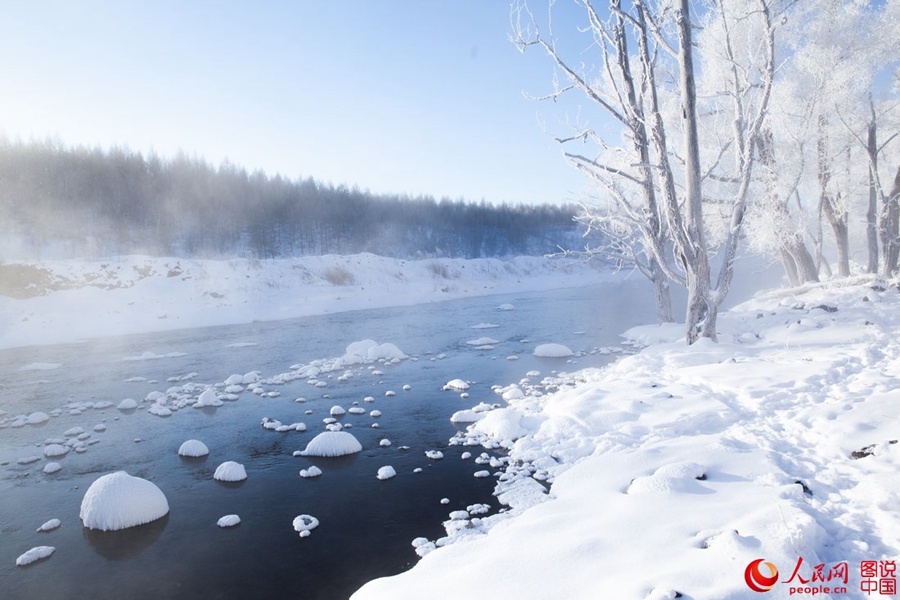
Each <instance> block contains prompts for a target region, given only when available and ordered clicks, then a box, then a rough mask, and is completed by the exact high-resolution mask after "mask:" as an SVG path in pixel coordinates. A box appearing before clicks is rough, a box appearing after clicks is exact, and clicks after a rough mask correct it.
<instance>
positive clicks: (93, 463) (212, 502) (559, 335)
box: [0, 281, 654, 600]
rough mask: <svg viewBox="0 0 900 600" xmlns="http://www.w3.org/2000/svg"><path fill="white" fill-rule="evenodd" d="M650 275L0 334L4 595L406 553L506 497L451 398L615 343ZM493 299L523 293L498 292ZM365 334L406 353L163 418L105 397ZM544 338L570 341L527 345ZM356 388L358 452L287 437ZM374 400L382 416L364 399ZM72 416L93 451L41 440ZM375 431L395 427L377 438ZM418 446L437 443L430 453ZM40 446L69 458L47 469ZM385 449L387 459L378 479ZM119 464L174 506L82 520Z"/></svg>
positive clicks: (286, 590) (318, 591) (45, 598)
mask: <svg viewBox="0 0 900 600" xmlns="http://www.w3.org/2000/svg"><path fill="white" fill-rule="evenodd" d="M644 285H645V284H643V282H636V281H635V282H628V281H626V282H621V283H618V284H615V287H613V284H605V285H594V286H587V287H581V288H573V289H564V290H553V291H546V292H536V293H527V294H515V295H495V296H488V297H482V298H470V299H465V300H454V301H448V302H442V303H436V304H422V305H418V306H412V307H403V308H393V309H379V310H366V311H357V312H347V313H339V314H331V315H326V316H320V317H310V318H302V319H293V320H287V321H279V322H266V323H252V324H247V325H235V326H225V327H214V328H203V329H190V330H181V331H175V332H166V333H158V334H143V335H131V336H124V337H117V338H98V339H96V340H92V341H89V342H84V343H79V344H67V345H60V346H34V347H26V348H17V349H10V350H3V351H0V410H2V411H5V413H6V414H5V415H0V419H5V421H0V597H2V598H4V600H14V599H20V598H21V599H25V598H27V599H36V598H40V599H42V600H50V599H54V600H55V599H63V598H129V599H130V600H140V599H144V598H146V599H150V598H154V599H156V598H170V599H179V598H185V599H187V598H191V599H197V598H228V599H232V598H233V599H238V598H249V597H252V598H288V597H289V598H295V599H328V600H340V599H343V598H347V597H349V596H350V594H352V593H353V591H355V590H356V589H357V588H359V587H360V586H361V585H362V584H363V583H365V582H366V581H368V580H370V579H373V578H376V577H382V576H387V575H391V574H395V573H398V572H401V571H403V570H405V569H408V568H410V567H411V566H412V565H414V564H415V562H416V560H417V559H418V558H417V556H416V554H415V551H414V549H413V547H412V546H411V541H412V540H413V539H414V538H417V537H427V538H429V539H431V540H434V539H437V538H439V537H441V536H442V535H444V529H443V526H442V521H444V520H446V519H447V518H448V513H449V512H451V511H454V510H465V508H466V507H467V506H469V505H472V504H475V503H484V504H488V505H490V506H491V512H496V511H497V510H499V509H501V507H500V506H499V505H498V503H497V501H496V499H495V498H494V497H493V496H492V490H493V486H494V480H493V478H492V477H487V478H476V477H473V473H474V472H475V471H478V470H481V469H484V468H485V467H484V466H482V465H477V464H474V461H473V460H471V459H470V460H463V459H462V458H461V454H462V453H463V452H464V451H466V448H463V447H459V446H450V445H448V440H449V439H450V438H451V437H452V436H453V435H454V433H455V432H456V431H457V427H456V426H454V425H453V424H452V423H451V422H450V420H449V418H450V416H451V415H452V414H453V413H454V412H455V411H458V410H462V409H465V408H470V407H471V406H473V405H475V404H478V403H479V402H487V403H498V402H502V400H501V399H500V397H499V396H498V395H496V394H495V393H494V392H493V391H492V390H491V386H492V385H507V384H509V383H514V382H518V381H519V380H520V379H522V378H523V377H525V375H526V373H528V372H529V371H539V372H540V373H541V375H542V376H545V375H550V374H551V373H552V372H556V371H573V370H576V369H578V368H582V367H588V366H598V365H602V364H605V363H606V362H608V361H609V360H612V359H614V358H615V356H616V352H612V353H608V349H606V350H598V349H601V348H607V347H610V346H616V345H618V344H619V343H620V338H619V334H620V333H622V331H624V330H625V329H627V328H629V327H631V326H634V325H638V324H645V323H651V322H653V320H654V309H653V305H652V297H651V296H650V294H649V293H648V290H647V289H646V288H645V287H644ZM625 299H627V301H625ZM501 304H511V305H513V306H514V310H498V309H497V307H498V306H499V305H501ZM486 325H492V326H494V327H490V328H488V327H486ZM478 326H481V327H480V328H479V327H478ZM484 336H487V337H490V338H493V339H494V340H496V341H497V343H496V344H492V346H493V348H487V349H485V348H477V347H476V346H475V345H472V344H469V343H467V342H470V341H473V340H476V339H478V338H481V337H484ZM366 338H370V339H374V340H376V341H378V342H379V343H384V342H390V343H392V344H395V345H397V346H398V347H399V348H400V349H401V350H402V351H403V352H404V353H406V354H407V355H408V356H409V357H410V358H409V359H408V360H405V361H402V362H400V363H398V364H377V363H376V364H375V365H371V368H367V367H365V366H363V367H357V368H356V369H355V371H354V374H353V376H352V377H349V378H346V379H345V380H339V379H338V375H340V372H335V373H333V374H331V377H330V378H329V377H327V376H326V375H322V376H321V377H319V379H320V380H321V381H323V382H325V385H324V387H315V386H313V385H310V384H309V383H308V381H307V379H298V380H294V381H290V382H287V383H284V384H281V385H275V384H271V385H264V386H263V387H264V388H265V390H266V391H274V392H277V393H278V395H277V396H276V397H262V396H260V395H258V394H254V393H252V392H250V391H244V392H242V393H240V394H239V398H238V399H237V400H233V401H226V402H225V403H224V404H223V405H222V406H220V407H218V408H202V409H194V408H191V407H190V406H188V407H186V408H182V409H181V410H178V411H177V412H175V413H173V414H172V415H171V416H168V417H158V416H154V415H151V414H149V413H148V412H147V410H146V408H147V407H148V406H149V404H148V403H147V402H146V401H145V402H143V403H142V404H141V407H140V409H138V410H136V411H120V410H117V408H116V406H117V405H118V404H119V402H120V401H121V400H123V399H125V398H133V399H135V400H137V401H141V400H143V399H144V398H146V396H147V395H148V394H150V393H152V392H154V391H159V392H165V391H166V390H167V389H168V388H170V387H172V386H184V385H186V384H191V383H193V384H196V385H197V386H198V387H203V386H204V385H208V384H215V383H220V382H223V381H224V380H225V379H226V378H228V377H229V376H230V375H232V374H244V373H247V372H250V371H258V372H259V373H260V377H261V378H262V379H263V381H265V380H266V379H267V378H271V377H274V376H276V375H278V374H281V373H286V372H290V369H291V366H292V365H296V364H308V363H310V362H312V361H314V360H317V359H322V358H336V357H339V356H341V355H342V354H343V353H344V350H345V348H346V346H347V345H348V344H350V343H351V342H354V341H358V340H362V339H366ZM545 342H556V343H561V344H565V345H566V346H568V347H570V348H571V349H573V350H575V351H576V352H578V353H579V354H580V355H579V356H578V357H576V358H574V359H549V358H538V357H535V356H533V355H532V351H533V349H534V348H535V346H536V345H538V344H541V343H545ZM582 353H583V354H582ZM455 378H462V379H465V380H468V381H470V382H472V385H471V388H470V389H469V391H468V393H469V397H468V398H463V397H461V396H460V394H459V393H458V392H451V391H443V390H442V386H443V385H444V384H445V383H446V382H447V381H449V380H451V379H455ZM404 386H409V389H408V390H404ZM389 391H390V392H394V393H395V395H386V392H389ZM366 397H370V398H372V399H373V400H374V401H370V402H365V401H364V399H365V398H366ZM298 399H303V400H304V401H300V402H298V401H297V400H298ZM97 403H100V408H96V407H95V406H96V405H97ZM104 403H112V405H111V406H106V407H105V408H104ZM354 403H358V405H359V406H360V407H362V408H365V413H364V414H346V415H344V416H343V417H341V418H340V422H341V423H342V424H343V425H344V426H345V427H346V426H347V425H350V426H351V428H349V429H347V431H350V432H351V433H353V434H354V435H355V436H356V437H357V438H358V439H359V441H360V442H361V444H362V446H363V451H362V452H361V453H359V454H355V455H352V456H349V457H343V458H307V457H295V456H293V452H294V451H296V450H302V449H303V448H304V447H305V446H306V443H307V442H308V441H309V440H310V439H312V437H313V436H314V435H316V433H318V432H319V431H323V430H324V425H323V419H325V418H327V417H328V416H329V409H330V408H331V407H332V406H333V405H340V406H342V407H344V408H345V409H349V408H350V407H351V406H353V404H354ZM373 409H378V410H380V411H381V413H382V415H381V416H380V417H377V418H373V417H372V416H370V414H369V413H370V411H371V410H373ZM36 412H44V413H47V414H48V415H53V416H51V417H50V418H49V419H48V420H47V421H45V422H42V423H37V424H25V425H23V426H12V424H13V423H15V417H16V416H17V415H30V414H33V413H36ZM264 417H268V418H271V419H277V420H279V421H282V422H283V423H286V424H287V423H294V422H304V423H305V424H306V425H307V428H308V429H307V431H305V432H299V431H290V432H275V431H272V430H269V429H265V428H263V427H262V426H261V425H260V421H261V419H262V418H264ZM373 423H377V424H378V428H373V427H372V424H373ZM72 428H81V429H83V430H84V434H82V437H83V438H84V440H83V441H84V446H83V450H84V451H83V452H75V451H71V452H69V453H68V454H67V455H66V456H64V457H62V458H46V457H44V456H43V449H44V448H45V447H46V445H47V443H48V442H49V441H52V440H55V441H60V440H64V439H69V437H70V436H71V435H72V434H71V430H72ZM66 432H69V437H67V436H66V435H65V434H66ZM192 438H195V439H199V440H201V441H203V442H204V443H205V444H206V445H207V446H208V447H209V449H210V454H209V456H208V457H206V458H203V459H190V460H188V459H184V458H181V457H179V456H178V454H177V449H178V447H179V445H180V444H181V443H182V442H183V441H185V440H187V439H192ZM383 439H388V440H390V442H391V445H390V446H382V445H380V441H381V440H383ZM428 450H440V451H441V452H442V453H443V455H444V458H443V459H440V460H432V459H429V458H428V457H426V455H425V452H426V451H428ZM469 450H472V451H473V454H475V455H476V456H477V455H478V454H479V453H480V452H481V451H482V449H469ZM30 457H38V458H39V460H36V461H35V462H28V459H29V458H30ZM226 460H233V461H236V462H239V463H241V464H243V465H244V466H245V468H246V470H247V473H248V478H247V479H246V480H245V481H244V482H242V483H239V484H222V483H220V482H217V481H215V480H214V479H213V472H214V471H215V468H216V467H217V466H218V465H219V464H220V463H221V462H224V461H226ZM50 461H58V462H59V464H60V466H61V467H62V468H61V470H60V471H58V472H57V473H54V474H45V473H44V472H43V468H44V466H45V465H46V464H47V463H48V462H50ZM311 465H316V466H318V467H320V468H321V469H322V471H323V474H322V476H320V477H318V478H315V479H304V478H301V477H300V476H299V475H298V472H299V471H300V470H301V469H306V468H309V467H310V466H311ZM386 465H390V466H393V467H394V469H395V470H396V472H397V476H396V477H394V478H392V479H388V480H385V481H382V480H379V479H377V478H376V473H377V472H378V469H379V468H380V467H382V466H386ZM118 470H125V471H127V472H128V473H130V474H131V475H135V476H138V477H142V478H145V479H148V480H150V481H152V482H153V483H155V484H156V485H157V486H158V487H159V488H160V489H161V490H162V491H163V492H164V493H165V495H166V497H167V499H168V502H169V508H170V511H169V514H168V515H167V516H166V517H164V518H163V519H159V520H158V521H155V522H153V523H151V524H149V525H144V526H141V527H136V528H132V529H128V530H124V531H119V532H106V533H103V532H97V531H94V530H90V529H86V528H84V527H83V526H82V523H81V521H80V519H79V509H80V505H81V500H82V498H83V496H84V493H85V491H86V490H87V489H88V487H89V486H90V484H91V483H92V482H93V481H94V480H96V479H97V478H98V477H100V476H101V475H104V474H107V473H110V472H113V471H118ZM494 471H496V470H494ZM442 499H447V500H449V503H442ZM226 514H238V515H239V516H240V518H241V523H240V525H238V526H237V527H233V528H228V529H222V528H219V527H217V525H216V521H217V519H218V518H219V517H221V516H223V515H226ZM300 514H310V515H313V516H315V517H316V518H317V519H319V521H320V525H319V527H318V528H316V529H315V530H313V531H312V534H311V535H310V536H309V537H306V538H301V537H299V536H298V535H297V532H295V531H294V530H293V528H292V526H291V522H292V520H293V518H294V517H295V516H297V515H300ZM52 518H58V519H60V521H61V523H62V524H61V526H60V527H59V528H58V529H55V530H53V531H50V532H36V529H37V528H38V527H39V526H41V524H42V523H44V522H45V521H47V520H49V519H52ZM44 545H46V546H53V547H55V548H56V552H55V553H54V554H53V555H52V556H51V557H50V558H48V559H45V560H42V561H39V562H37V563H34V564H32V565H29V566H27V567H19V566H16V564H15V563H16V558H17V557H18V556H19V555H20V554H22V553H23V552H25V551H26V550H28V549H30V548H32V547H35V546H44Z"/></svg>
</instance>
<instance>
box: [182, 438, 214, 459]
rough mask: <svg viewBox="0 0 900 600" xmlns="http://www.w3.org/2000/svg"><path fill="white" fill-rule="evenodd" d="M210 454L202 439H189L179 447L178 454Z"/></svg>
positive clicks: (194, 455)
mask: <svg viewBox="0 0 900 600" xmlns="http://www.w3.org/2000/svg"><path fill="white" fill-rule="evenodd" d="M207 454H209V448H207V447H206V444H204V443H203V442H201V441H200V440H187V441H186V442H184V443H183V444H181V446H180V447H179V448H178V456H188V457H191V458H197V457H199V456H206V455H207Z"/></svg>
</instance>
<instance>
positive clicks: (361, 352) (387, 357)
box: [336, 339, 408, 367]
mask: <svg viewBox="0 0 900 600" xmlns="http://www.w3.org/2000/svg"><path fill="white" fill-rule="evenodd" d="M407 358H408V357H407V356H406V354H404V353H403V352H402V351H401V350H400V348H398V347H397V346H395V345H394V344H379V343H378V342H376V341H375V340H369V339H365V340H361V341H358V342H353V343H352V344H350V345H349V346H347V350H346V351H345V352H344V355H343V356H342V357H341V358H339V359H338V360H337V363H336V365H337V366H339V367H346V366H349V365H358V364H368V363H373V362H378V361H387V362H398V361H401V360H405V359H407Z"/></svg>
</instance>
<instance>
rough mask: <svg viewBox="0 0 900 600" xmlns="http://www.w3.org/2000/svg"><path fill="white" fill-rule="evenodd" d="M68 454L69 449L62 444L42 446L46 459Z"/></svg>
mask: <svg viewBox="0 0 900 600" xmlns="http://www.w3.org/2000/svg"><path fill="white" fill-rule="evenodd" d="M68 453H69V447H68V446H63V445H62V444H50V445H49V446H44V456H46V457H47V458H56V457H57V456H65V455H66V454H68Z"/></svg>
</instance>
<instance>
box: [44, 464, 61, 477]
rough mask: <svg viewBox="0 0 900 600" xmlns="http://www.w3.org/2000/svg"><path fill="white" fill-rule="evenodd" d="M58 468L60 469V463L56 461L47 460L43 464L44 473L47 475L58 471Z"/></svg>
mask: <svg viewBox="0 0 900 600" xmlns="http://www.w3.org/2000/svg"><path fill="white" fill-rule="evenodd" d="M60 469H62V465H60V464H59V463H58V462H48V463H47V464H46V465H44V473H45V474H47V475H53V474H54V473H57V472H59V471H60Z"/></svg>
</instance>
